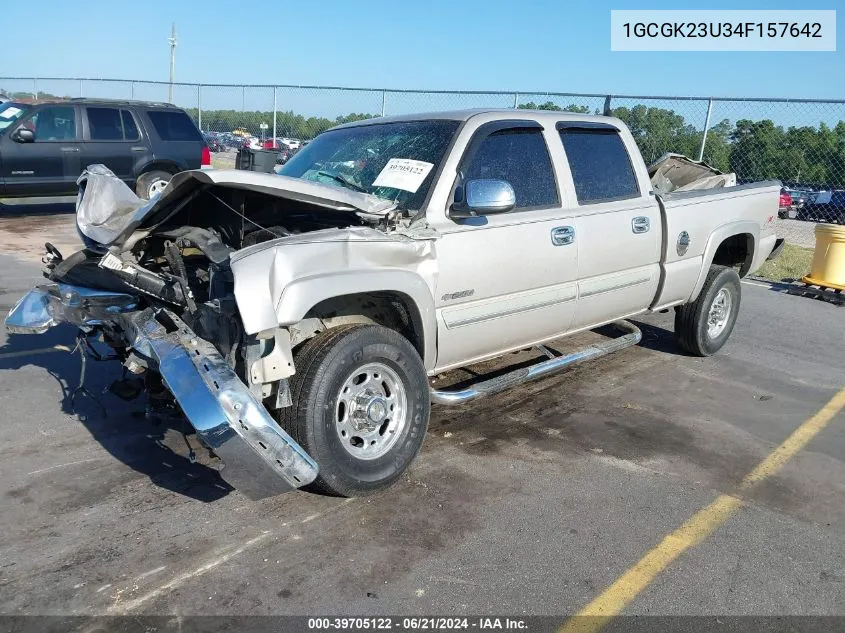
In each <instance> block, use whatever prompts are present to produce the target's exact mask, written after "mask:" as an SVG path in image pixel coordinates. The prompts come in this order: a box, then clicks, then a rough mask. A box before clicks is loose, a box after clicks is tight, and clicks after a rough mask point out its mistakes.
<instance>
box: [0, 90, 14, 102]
mask: <svg viewBox="0 0 845 633" xmlns="http://www.w3.org/2000/svg"><path fill="white" fill-rule="evenodd" d="M11 100H12V98H11V97H9V96H8V95H5V94H3V93H2V92H0V105H3V104H4V103H6V102H7V101H11Z"/></svg>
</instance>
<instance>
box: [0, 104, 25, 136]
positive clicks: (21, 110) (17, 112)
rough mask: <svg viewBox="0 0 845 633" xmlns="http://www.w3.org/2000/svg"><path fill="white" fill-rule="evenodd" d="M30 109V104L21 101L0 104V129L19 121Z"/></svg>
mask: <svg viewBox="0 0 845 633" xmlns="http://www.w3.org/2000/svg"><path fill="white" fill-rule="evenodd" d="M28 109H29V106H27V105H24V104H21V103H13V102H11V101H10V102H8V103H3V104H0V130H5V129H6V128H7V127H9V126H10V125H11V124H12V123H14V122H15V121H17V120H18V119H19V118H21V117H22V116H23V115H24V114H26V111H27V110H28Z"/></svg>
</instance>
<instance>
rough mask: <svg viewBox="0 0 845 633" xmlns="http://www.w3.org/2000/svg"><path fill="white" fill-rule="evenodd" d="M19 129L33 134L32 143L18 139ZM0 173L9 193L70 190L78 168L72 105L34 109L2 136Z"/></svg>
mask: <svg viewBox="0 0 845 633" xmlns="http://www.w3.org/2000/svg"><path fill="white" fill-rule="evenodd" d="M21 128H25V129H29V130H32V131H33V132H34V133H35V140H34V141H33V142H28V143H26V142H18V141H16V140H14V139H15V136H16V135H15V132H16V131H17V130H19V129H21ZM1 138H2V147H0V152H2V156H3V162H2V172H0V179H2V180H3V181H4V182H5V185H6V187H5V188H6V192H7V194H8V195H10V196H26V195H48V196H49V195H58V194H69V193H74V192H75V190H76V179H77V178H78V177H79V174H80V173H81V171H82V164H81V160H80V142H79V141H80V125H79V116H78V109H77V107H76V106H74V105H65V104H61V105H59V104H57V105H48V106H42V107H39V108H36V109H35V110H34V111H33V112H32V113H31V114H29V115H28V116H27V117H25V118H23V119H22V120H21V121H19V122H18V124H17V125H16V126H15V127H14V129H12V130H11V131H10V132H9V133H8V134H4V135H3V136H2V137H1Z"/></svg>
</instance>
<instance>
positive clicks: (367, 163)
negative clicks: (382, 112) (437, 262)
mask: <svg viewBox="0 0 845 633" xmlns="http://www.w3.org/2000/svg"><path fill="white" fill-rule="evenodd" d="M459 125H460V123H459V122H458V121H449V120H429V121H397V122H394V123H376V124H373V125H358V126H353V127H347V128H340V129H336V130H329V131H327V132H324V133H322V134H320V135H319V136H318V137H317V138H315V139H314V140H313V141H311V142H310V143H308V144H307V145H305V146H304V147H303V148H302V149H300V150H299V151H298V152H297V153H296V154H295V155H294V156H293V158H291V159H290V160H289V161H288V162H287V163H285V166H284V167H283V168H282V170H281V171H280V172H279V174H280V175H282V176H291V177H293V178H301V179H303V180H311V181H314V182H319V183H321V184H326V185H331V186H335V187H345V188H347V189H352V190H355V191H360V192H362V193H368V194H371V195H374V196H378V197H380V198H384V199H386V200H391V201H393V202H395V203H396V204H397V205H398V206H399V207H401V208H403V209H407V210H410V209H419V208H421V207H422V205H423V203H424V201H425V198H426V195H427V193H428V190H429V188H430V187H431V183H432V182H433V181H434V176H435V173H436V172H437V169H438V167H439V166H440V164H441V162H442V161H443V157H444V155H445V153H446V148H448V147H449V143H450V142H451V140H452V138H453V137H454V135H455V131H456V130H457V129H458V126H459ZM283 140H284V139H283Z"/></svg>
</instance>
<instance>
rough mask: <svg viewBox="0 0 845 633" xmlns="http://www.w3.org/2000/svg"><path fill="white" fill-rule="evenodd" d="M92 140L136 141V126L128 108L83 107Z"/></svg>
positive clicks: (137, 136)
mask: <svg viewBox="0 0 845 633" xmlns="http://www.w3.org/2000/svg"><path fill="white" fill-rule="evenodd" d="M85 111H86V112H87V114H88V132H89V136H90V137H91V140H92V141H137V140H138V138H139V135H138V126H136V125H135V120H134V119H133V118H132V115H131V114H130V113H129V111H128V110H118V109H117V108H85Z"/></svg>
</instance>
